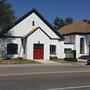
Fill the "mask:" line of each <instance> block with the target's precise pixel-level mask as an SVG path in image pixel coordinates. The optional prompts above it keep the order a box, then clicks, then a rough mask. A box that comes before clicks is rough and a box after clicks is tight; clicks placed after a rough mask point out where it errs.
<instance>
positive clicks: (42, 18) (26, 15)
mask: <svg viewBox="0 0 90 90" xmlns="http://www.w3.org/2000/svg"><path fill="white" fill-rule="evenodd" d="M32 13H35V14H36V15H37V16H38V17H39V18H40V19H41V20H42V21H43V22H44V23H45V24H46V25H47V26H48V27H49V28H50V29H52V31H53V32H54V33H55V34H56V35H58V36H59V37H60V38H62V39H63V36H61V35H60V34H59V33H58V32H56V31H55V30H54V28H53V27H52V25H51V24H50V23H48V21H47V20H46V19H45V18H44V17H43V16H42V15H41V14H40V13H39V12H38V11H37V10H36V9H32V10H31V11H29V12H28V13H26V14H25V15H24V16H22V17H21V18H19V19H18V20H17V21H16V22H15V23H14V25H13V26H12V27H11V28H13V27H14V26H15V25H17V24H18V23H20V22H21V21H22V20H24V19H25V18H26V17H28V16H29V15H31V14H32ZM11 28H9V30H10V29H11Z"/></svg>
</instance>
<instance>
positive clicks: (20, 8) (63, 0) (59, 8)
mask: <svg viewBox="0 0 90 90" xmlns="http://www.w3.org/2000/svg"><path fill="white" fill-rule="evenodd" d="M8 1H10V2H11V4H12V5H13V9H14V11H15V15H16V17H17V18H20V17H21V16H23V15H24V14H26V13H27V12H28V11H30V10H32V9H33V8H35V9H37V10H38V11H39V12H40V14H41V15H42V16H43V17H44V18H46V19H47V20H48V22H50V23H53V21H54V19H55V17H60V18H63V19H65V18H67V17H72V18H73V20H74V21H80V20H83V19H89V20H90V0H8Z"/></svg>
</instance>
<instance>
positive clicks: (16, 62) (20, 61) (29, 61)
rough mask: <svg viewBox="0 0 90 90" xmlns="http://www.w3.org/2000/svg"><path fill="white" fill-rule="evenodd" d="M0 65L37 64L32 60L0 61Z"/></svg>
mask: <svg viewBox="0 0 90 90" xmlns="http://www.w3.org/2000/svg"><path fill="white" fill-rule="evenodd" d="M0 64H38V62H36V61H33V60H17V59H16V60H0Z"/></svg>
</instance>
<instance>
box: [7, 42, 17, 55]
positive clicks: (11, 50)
mask: <svg viewBox="0 0 90 90" xmlns="http://www.w3.org/2000/svg"><path fill="white" fill-rule="evenodd" d="M17 53H18V45H17V44H14V43H10V44H8V45H7V54H17Z"/></svg>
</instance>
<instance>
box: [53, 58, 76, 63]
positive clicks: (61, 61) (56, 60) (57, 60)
mask: <svg viewBox="0 0 90 90" xmlns="http://www.w3.org/2000/svg"><path fill="white" fill-rule="evenodd" d="M51 61H55V62H59V63H77V62H76V61H69V60H68V61H66V60H64V59H51Z"/></svg>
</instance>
